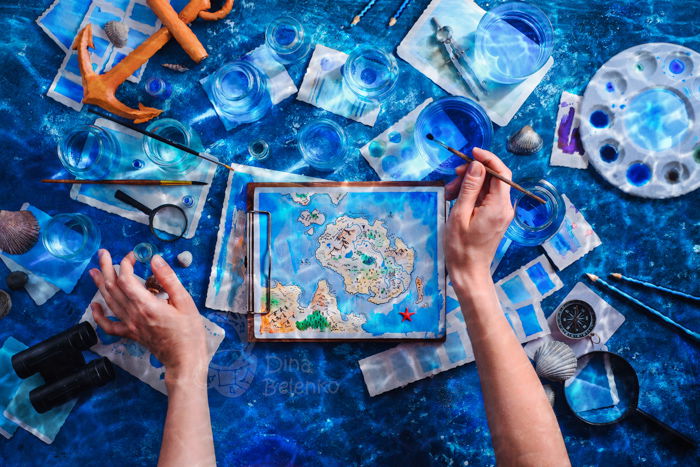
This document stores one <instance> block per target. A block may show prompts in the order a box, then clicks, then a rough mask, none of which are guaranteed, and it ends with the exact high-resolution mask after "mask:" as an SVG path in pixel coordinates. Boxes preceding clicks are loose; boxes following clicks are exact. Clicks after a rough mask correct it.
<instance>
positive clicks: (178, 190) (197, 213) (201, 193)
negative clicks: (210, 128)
mask: <svg viewBox="0 0 700 467" xmlns="http://www.w3.org/2000/svg"><path fill="white" fill-rule="evenodd" d="M95 125H97V126H100V127H102V128H105V129H106V130H109V131H111V132H112V134H113V135H114V136H116V137H117V140H118V141H119V144H120V146H121V150H122V153H123V154H124V155H126V156H127V157H122V158H120V159H119V160H118V161H116V162H115V164H118V165H117V166H116V167H114V168H113V169H112V171H111V172H110V174H109V177H107V178H115V179H119V178H126V179H161V178H163V177H164V172H163V171H162V169H160V168H159V167H158V166H157V165H155V164H154V163H153V162H151V161H150V160H149V159H148V158H147V157H145V154H144V151H143V144H142V142H143V138H144V136H143V135H142V134H141V133H137V132H135V131H133V130H130V129H129V128H126V127H124V126H122V125H120V124H118V123H115V122H112V121H111V120H106V119H103V118H98V119H97V120H96V121H95ZM207 157H209V158H211V159H214V160H218V159H217V158H216V157H214V156H212V155H210V154H207ZM136 159H138V160H139V161H140V165H142V167H141V168H139V169H135V168H134V160H136ZM217 167H218V166H217V165H216V164H211V163H209V162H206V161H203V160H202V161H200V162H199V164H198V165H197V166H196V167H194V168H193V169H192V170H191V171H190V172H188V173H187V174H186V177H187V179H192V180H201V181H203V182H206V185H185V186H171V187H165V188H160V187H153V186H128V187H114V186H112V185H82V184H74V185H73V188H72V189H71V192H70V197H71V198H72V199H74V200H76V201H80V202H81V203H85V204H88V205H90V206H93V207H96V208H98V209H102V210H103V211H107V212H109V213H111V214H116V215H118V216H121V217H124V218H125V219H129V220H132V221H135V222H139V223H141V224H148V221H149V217H148V215H146V214H145V213H143V212H141V211H139V210H138V209H136V208H134V207H132V206H129V205H128V204H126V203H124V202H122V201H119V200H118V199H116V198H115V197H114V193H115V192H116V191H117V190H121V191H123V192H125V193H126V194H128V195H129V196H132V197H133V198H134V199H136V200H137V201H139V202H141V203H142V204H143V205H145V206H148V207H149V208H151V209H153V208H155V207H157V206H160V205H162V204H174V205H176V206H180V207H181V208H182V209H183V210H184V211H185V215H186V216H187V230H186V231H185V234H184V236H183V238H193V237H194V234H195V232H196V231H197V226H198V225H199V219H200V218H201V216H202V211H203V210H204V204H205V203H206V200H207V195H208V194H209V188H210V187H211V183H212V180H213V179H214V173H215V172H216V168H217ZM170 178H172V177H170ZM186 201H187V202H186ZM162 230H163V231H164V232H166V231H168V232H169V233H171V234H178V233H179V231H175V230H172V227H170V226H167V225H166V226H164V227H163V229H162Z"/></svg>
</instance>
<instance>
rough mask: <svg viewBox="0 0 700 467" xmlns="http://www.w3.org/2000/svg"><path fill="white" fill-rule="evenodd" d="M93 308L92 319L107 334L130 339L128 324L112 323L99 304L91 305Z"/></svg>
mask: <svg viewBox="0 0 700 467" xmlns="http://www.w3.org/2000/svg"><path fill="white" fill-rule="evenodd" d="M90 308H92V317H93V318H94V319H95V322H96V323H97V325H98V326H99V327H101V328H102V329H104V330H105V332H106V333H107V334H111V335H113V336H120V337H128V334H129V328H128V327H127V325H126V324H124V323H123V322H121V321H112V320H111V319H109V318H107V316H105V312H104V310H103V309H102V305H100V304H99V303H92V304H90Z"/></svg>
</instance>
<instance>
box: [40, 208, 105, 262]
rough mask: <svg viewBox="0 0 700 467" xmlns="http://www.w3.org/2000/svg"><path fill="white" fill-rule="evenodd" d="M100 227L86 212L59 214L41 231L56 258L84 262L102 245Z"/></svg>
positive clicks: (45, 242)
mask: <svg viewBox="0 0 700 467" xmlns="http://www.w3.org/2000/svg"><path fill="white" fill-rule="evenodd" d="M101 239H102V236H101V234H100V229H98V228H97V226H96V225H95V223H94V222H93V221H92V220H91V219H90V218H89V217H88V216H86V215H85V214H80V213H75V214H58V215H56V216H54V217H53V218H52V219H51V220H50V221H49V222H48V223H47V224H46V226H45V227H44V229H43V230H42V231H41V241H42V243H43V244H44V248H46V250H47V251H48V252H49V253H51V254H52V255H53V256H55V257H56V258H59V259H62V260H65V261H72V262H82V261H85V260H86V259H88V258H90V257H92V255H94V254H95V252H96V251H97V250H98V248H99V247H100V241H101Z"/></svg>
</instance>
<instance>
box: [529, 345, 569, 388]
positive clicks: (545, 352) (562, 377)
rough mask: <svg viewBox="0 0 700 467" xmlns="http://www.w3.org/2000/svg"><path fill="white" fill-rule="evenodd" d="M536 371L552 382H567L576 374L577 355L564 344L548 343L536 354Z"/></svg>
mask: <svg viewBox="0 0 700 467" xmlns="http://www.w3.org/2000/svg"><path fill="white" fill-rule="evenodd" d="M535 371H536V372H537V374H538V375H539V376H540V377H542V378H547V379H548V380H551V381H557V382H558V381H566V380H567V379H569V378H571V377H572V376H573V375H574V373H575V372H576V354H574V351H573V350H572V349H571V347H569V346H568V345H566V344H565V343H563V342H559V341H549V342H546V343H544V344H542V346H540V348H539V349H537V352H535Z"/></svg>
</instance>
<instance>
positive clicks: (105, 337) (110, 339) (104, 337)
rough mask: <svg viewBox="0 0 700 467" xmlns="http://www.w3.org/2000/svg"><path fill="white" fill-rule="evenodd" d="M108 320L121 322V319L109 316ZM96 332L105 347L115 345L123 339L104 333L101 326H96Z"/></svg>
mask: <svg viewBox="0 0 700 467" xmlns="http://www.w3.org/2000/svg"><path fill="white" fill-rule="evenodd" d="M107 319H108V320H110V321H114V322H117V321H119V319H118V318H116V317H115V316H107ZM95 331H96V332H97V337H98V338H99V339H100V342H102V344H104V345H110V344H114V343H115V342H118V341H119V340H120V339H121V337H119V336H113V335H111V334H107V333H106V332H105V331H104V329H102V328H101V327H100V326H96V327H95Z"/></svg>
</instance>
